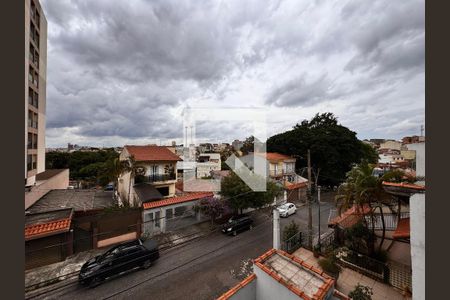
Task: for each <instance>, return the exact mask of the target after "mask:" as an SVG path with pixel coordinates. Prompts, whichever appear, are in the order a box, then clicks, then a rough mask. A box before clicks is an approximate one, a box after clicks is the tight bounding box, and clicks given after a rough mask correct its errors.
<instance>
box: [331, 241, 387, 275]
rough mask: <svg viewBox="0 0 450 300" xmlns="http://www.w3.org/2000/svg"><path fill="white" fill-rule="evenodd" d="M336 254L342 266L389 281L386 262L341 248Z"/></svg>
mask: <svg viewBox="0 0 450 300" xmlns="http://www.w3.org/2000/svg"><path fill="white" fill-rule="evenodd" d="M338 256H339V262H340V264H342V265H343V266H345V267H347V268H350V269H353V270H355V271H358V272H360V273H363V274H364V275H366V276H368V277H371V278H374V279H377V280H380V281H383V282H385V283H388V282H389V269H388V266H387V264H385V263H383V262H381V261H378V260H376V259H373V258H371V257H368V256H366V255H363V254H361V253H358V252H355V251H352V250H348V249H346V250H342V251H341V252H340V254H339V255H338Z"/></svg>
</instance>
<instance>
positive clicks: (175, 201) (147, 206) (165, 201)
mask: <svg viewBox="0 0 450 300" xmlns="http://www.w3.org/2000/svg"><path fill="white" fill-rule="evenodd" d="M213 195H214V194H213V193H212V192H199V193H188V194H186V195H183V196H179V197H172V198H167V199H163V200H159V201H152V202H146V203H144V204H143V206H144V209H150V208H156V207H162V206H168V205H173V204H178V203H183V202H188V201H193V200H198V199H202V198H205V197H211V196H213Z"/></svg>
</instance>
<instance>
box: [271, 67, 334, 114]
mask: <svg viewBox="0 0 450 300" xmlns="http://www.w3.org/2000/svg"><path fill="white" fill-rule="evenodd" d="M305 77H306V76H305V74H303V75H301V76H300V77H299V78H296V79H294V80H292V81H289V82H287V83H285V84H284V85H282V86H280V87H277V88H275V89H274V90H272V92H271V93H270V95H269V96H268V97H267V100H266V103H267V104H271V103H273V104H274V105H276V106H299V105H301V106H308V105H313V104H315V103H317V102H318V101H322V100H323V99H325V98H326V97H327V96H328V94H329V93H330V92H329V89H330V85H331V82H330V81H329V79H328V78H327V75H326V74H323V75H321V76H319V77H318V78H316V79H314V80H311V81H309V82H307V81H306V79H305Z"/></svg>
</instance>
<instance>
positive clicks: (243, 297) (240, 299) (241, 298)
mask: <svg viewBox="0 0 450 300" xmlns="http://www.w3.org/2000/svg"><path fill="white" fill-rule="evenodd" d="M257 281H258V278H255V279H253V280H252V281H251V282H250V283H248V284H247V285H246V286H244V287H243V288H241V289H239V290H238V291H237V292H236V293H235V294H234V295H233V296H231V297H230V299H232V300H256V284H257Z"/></svg>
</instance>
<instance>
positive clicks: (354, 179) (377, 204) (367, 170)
mask: <svg viewBox="0 0 450 300" xmlns="http://www.w3.org/2000/svg"><path fill="white" fill-rule="evenodd" d="M373 169H374V167H373V166H372V165H370V164H369V163H368V162H367V161H365V160H364V161H362V162H361V163H359V164H357V165H355V166H354V167H353V168H352V169H351V170H350V171H349V172H348V173H347V180H346V181H345V182H344V183H343V184H342V185H341V186H340V187H339V189H338V194H337V196H336V198H335V199H336V201H337V204H338V207H339V212H342V210H346V209H348V208H350V207H351V206H353V205H357V207H359V208H360V210H361V211H363V209H364V207H369V216H370V218H371V223H372V233H373V235H375V228H374V223H375V222H374V213H375V212H376V210H377V209H378V211H379V214H380V220H381V224H382V237H381V241H380V244H379V247H378V252H380V251H381V249H382V245H383V242H384V240H385V235H386V226H385V220H384V212H383V207H386V206H387V207H391V204H392V196H391V195H390V194H389V193H387V192H386V191H385V190H384V188H383V181H389V180H393V179H395V180H404V181H410V180H413V179H412V178H410V177H406V176H405V175H404V173H403V172H402V171H399V170H392V171H388V172H386V173H385V174H384V175H383V176H381V177H376V176H374V175H373ZM363 220H364V224H365V226H368V222H367V220H366V218H363ZM370 251H371V253H370V254H371V255H373V254H374V247H373V245H371V247H370Z"/></svg>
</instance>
